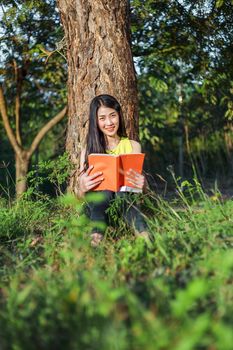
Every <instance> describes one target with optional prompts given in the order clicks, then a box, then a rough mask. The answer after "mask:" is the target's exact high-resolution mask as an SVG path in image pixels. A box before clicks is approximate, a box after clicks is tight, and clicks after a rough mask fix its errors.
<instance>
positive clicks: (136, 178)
mask: <svg viewBox="0 0 233 350" xmlns="http://www.w3.org/2000/svg"><path fill="white" fill-rule="evenodd" d="M126 175H127V176H126V180H127V181H129V182H130V183H131V184H132V185H133V186H134V187H135V188H140V189H141V190H142V189H143V188H144V186H145V176H143V175H142V174H140V173H138V172H137V171H135V170H133V169H129V170H128V171H127V172H126Z"/></svg>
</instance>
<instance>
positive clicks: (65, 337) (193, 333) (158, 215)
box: [0, 186, 233, 350]
mask: <svg viewBox="0 0 233 350" xmlns="http://www.w3.org/2000/svg"><path fill="white" fill-rule="evenodd" d="M196 191H197V192H198V191H199V192H198V193H199V195H198V193H194V192H195V186H193V187H192V192H193V197H192V198H193V199H192V198H191V197H190V196H187V198H188V199H187V198H186V197H183V194H182V192H181V193H180V197H179V198H180V199H176V200H175V201H174V202H173V203H170V204H168V203H167V202H166V201H164V200H163V199H161V198H159V197H157V196H155V195H154V194H152V193H151V195H150V198H149V197H148V196H147V198H145V204H144V205H145V206H146V207H147V208H148V211H149V213H150V214H149V218H148V225H149V228H150V231H151V234H152V237H153V240H152V242H151V244H150V245H149V246H148V245H147V244H146V242H145V241H144V240H143V239H142V238H137V239H134V238H133V237H130V235H129V234H128V233H127V232H126V231H124V230H126V228H124V230H123V229H122V228H119V232H120V233H121V236H120V233H119V234H117V235H116V234H112V235H111V230H110V231H108V233H107V234H106V238H105V240H104V242H103V244H102V245H101V246H100V247H98V248H97V249H93V248H92V247H91V246H90V243H89V239H88V232H89V231H90V229H91V226H92V223H90V222H88V220H87V218H86V217H85V216H84V215H83V214H82V207H83V203H82V202H80V201H78V200H77V199H75V198H73V197H72V196H70V195H69V196H65V197H61V200H59V201H53V202H52V204H51V202H50V203H49V204H48V202H46V201H45V202H43V201H41V202H34V203H33V202H32V203H31V202H30V201H29V202H27V201H26V200H25V201H24V202H23V203H21V204H20V203H16V204H15V205H14V206H12V207H11V208H8V209H7V208H3V212H4V214H1V215H2V216H1V218H2V220H1V225H2V226H1V227H4V220H5V222H6V223H7V224H6V227H8V229H7V230H6V229H5V231H4V232H5V233H4V235H3V236H4V237H5V235H7V234H8V233H9V232H14V234H13V236H11V235H10V236H8V238H9V239H10V238H11V239H12V240H13V239H15V238H16V237H19V238H20V239H19V240H17V241H16V242H15V243H14V245H15V248H14V250H13V251H12V249H10V248H9V247H8V246H7V245H6V244H5V241H4V240H3V241H2V248H1V249H2V250H5V253H4V255H3V258H2V266H3V265H4V264H5V266H7V267H6V268H5V269H3V268H2V269H1V270H0V271H1V275H2V278H1V285H0V287H1V308H0V310H1V311H0V332H1V344H2V348H3V349H14V350H18V349H20V350H21V349H24V350H25V349H64V348H68V349H82V350H83V349H84V350H85V349H93V350H94V349H101V350H110V349H114V350H115V349H119V350H134V349H135V350H137V349H142V348H144V349H146V350H156V349H177V350H189V349H190V350H191V349H220V350H221V349H222V350H228V349H229V350H230V349H231V348H232V343H233V335H232V331H231V325H232V321H233V317H232V315H233V307H232V297H233V292H232V290H233V289H232V271H233V255H232V251H231V248H232V232H233V222H232V219H231V213H232V209H233V202H232V201H231V200H228V201H225V202H223V201H222V200H221V197H220V196H215V195H213V196H212V197H210V198H208V197H207V196H205V195H204V193H202V191H201V190H200V188H197V189H196ZM20 206H22V207H23V208H24V210H23V208H21V210H20ZM13 213H15V214H13ZM16 213H17V215H16ZM29 213H30V215H29ZM8 215H9V217H10V219H9V217H8ZM29 216H30V217H31V219H29ZM19 222H20V223H19ZM17 223H18V225H17ZM17 226H18V227H19V226H20V228H19V229H18V230H17ZM38 227H39V228H40V232H41V235H42V240H41V241H39V242H37V243H35V244H33V242H34V239H35V237H36V236H37V233H35V232H34V229H35V230H36V229H38ZM9 228H12V231H10V230H9ZM6 251H7V252H6ZM20 254H21V258H20ZM15 256H16V257H18V258H15Z"/></svg>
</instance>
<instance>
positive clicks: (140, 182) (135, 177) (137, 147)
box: [128, 140, 149, 192]
mask: <svg viewBox="0 0 233 350" xmlns="http://www.w3.org/2000/svg"><path fill="white" fill-rule="evenodd" d="M130 143H131V146H132V153H142V147H141V144H140V143H139V142H137V141H134V140H130ZM128 175H129V177H130V178H131V180H132V184H133V185H134V186H136V187H138V188H141V189H142V190H143V192H145V191H146V190H147V189H148V188H149V186H148V182H147V180H146V177H145V176H144V175H142V174H139V173H137V172H136V171H135V170H131V171H129V173H128Z"/></svg>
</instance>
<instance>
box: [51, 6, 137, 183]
mask: <svg viewBox="0 0 233 350" xmlns="http://www.w3.org/2000/svg"><path fill="white" fill-rule="evenodd" d="M58 7H59V10H60V14H61V20H62V23H63V27H64V31H65V37H66V43H67V61H68V106H69V122H68V131H67V141H66V148H67V151H68V152H69V154H70V158H71V160H72V161H73V163H77V164H78V158H79V154H80V149H81V148H82V146H83V143H84V140H85V136H86V126H87V121H88V112H89V104H90V101H91V100H92V98H93V97H95V96H96V95H99V94H110V95H113V96H115V97H116V98H117V99H118V100H119V102H120V103H121V105H122V108H123V113H124V118H125V124H126V130H127V134H128V136H129V137H130V138H133V139H137V138H138V100H137V84H136V75H135V69H134V65H133V59H132V53H131V47H130V30H129V1H128V0H121V1H119V0H95V1H93V0H76V1H74V0H58ZM71 187H72V185H71Z"/></svg>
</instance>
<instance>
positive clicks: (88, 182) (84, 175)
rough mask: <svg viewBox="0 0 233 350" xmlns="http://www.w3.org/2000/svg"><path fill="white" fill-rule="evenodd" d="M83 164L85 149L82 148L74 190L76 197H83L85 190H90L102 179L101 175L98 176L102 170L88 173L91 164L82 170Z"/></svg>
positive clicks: (91, 167)
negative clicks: (76, 185) (75, 188)
mask: <svg viewBox="0 0 233 350" xmlns="http://www.w3.org/2000/svg"><path fill="white" fill-rule="evenodd" d="M84 164H85V150H82V151H81V155H80V171H79V181H78V189H77V191H76V194H77V196H78V197H83V196H84V195H85V193H86V192H88V191H90V190H92V188H94V187H96V186H97V185H99V184H100V183H101V182H102V181H103V177H101V178H99V176H100V175H102V174H103V173H102V172H97V173H94V174H92V175H89V174H90V171H91V170H92V169H93V166H89V168H88V169H87V170H86V171H84V169H85V167H84Z"/></svg>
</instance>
